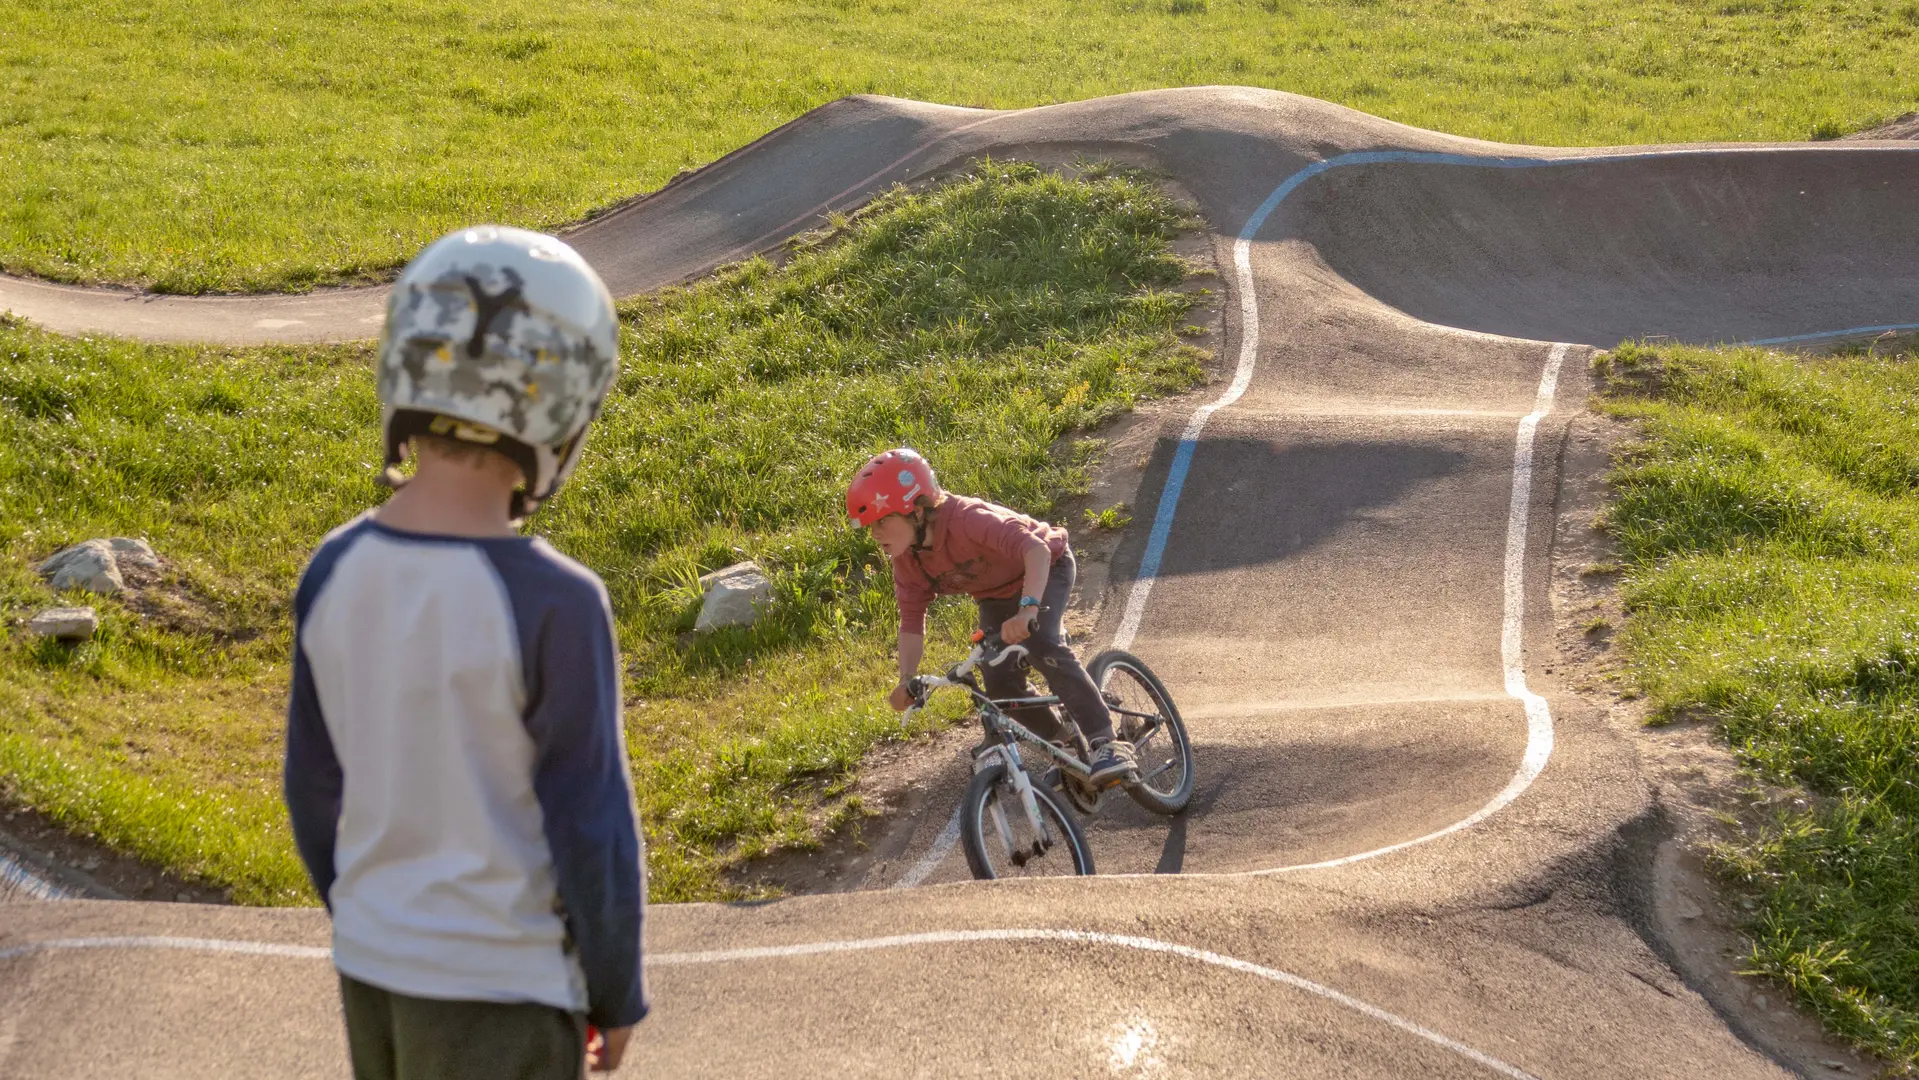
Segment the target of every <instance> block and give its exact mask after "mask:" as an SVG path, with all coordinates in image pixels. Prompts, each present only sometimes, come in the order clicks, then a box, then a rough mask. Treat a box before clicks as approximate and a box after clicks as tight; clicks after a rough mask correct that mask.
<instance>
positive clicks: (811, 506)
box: [0, 164, 1200, 903]
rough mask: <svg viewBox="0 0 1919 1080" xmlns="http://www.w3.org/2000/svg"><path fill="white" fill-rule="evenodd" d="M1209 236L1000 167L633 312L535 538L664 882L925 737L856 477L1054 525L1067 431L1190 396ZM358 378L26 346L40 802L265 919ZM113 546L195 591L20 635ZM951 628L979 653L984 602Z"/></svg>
mask: <svg viewBox="0 0 1919 1080" xmlns="http://www.w3.org/2000/svg"><path fill="white" fill-rule="evenodd" d="M1194 224H1196V223H1195V222H1194V221H1193V220H1191V219H1190V218H1188V217H1187V216H1185V214H1184V212H1182V211H1181V210H1179V209H1178V208H1177V207H1175V206H1174V205H1173V204H1172V203H1170V202H1169V201H1168V200H1167V199H1166V197H1165V196H1163V195H1162V194H1160V192H1159V191H1158V189H1157V188H1156V187H1154V186H1153V184H1152V183H1151V182H1150V181H1148V180H1145V179H1142V178H1140V177H1138V176H1135V175H1132V174H1111V173H1106V172H1104V171H1102V170H1100V169H1098V168H1092V169H1091V170H1089V172H1088V173H1087V174H1086V176H1085V177H1084V178H1082V179H1079V180H1064V179H1060V178H1057V177H1052V176H1046V175H1042V174H1040V173H1038V172H1037V171H1036V170H1034V169H1032V168H1030V167H1024V166H1016V165H992V164H989V165H986V166H982V167H981V168H980V169H979V170H977V171H976V172H975V173H974V174H972V175H970V176H968V177H965V178H962V179H960V180H958V181H955V182H954V183H952V184H950V185H948V186H946V187H943V188H940V189H938V190H936V191H933V192H930V193H926V194H921V195H911V194H907V193H904V192H895V193H894V194H892V195H890V196H887V197H885V198H883V199H882V200H881V201H880V202H879V203H878V204H877V205H876V206H875V207H874V208H872V209H871V210H870V211H869V212H867V213H864V214H862V215H860V216H859V217H857V218H856V219H854V220H853V221H852V222H850V223H847V224H846V225H845V226H844V227H843V228H841V229H840V230H839V231H838V233H837V235H835V236H833V237H831V238H830V239H827V240H822V241H819V242H816V243H814V244H813V245H811V246H809V247H806V248H803V249H801V250H799V251H798V252H797V253H796V254H795V255H794V257H793V258H792V259H791V261H790V262H789V263H788V264H787V265H786V266H785V267H784V268H781V269H775V268H773V267H772V266H770V265H768V264H767V263H765V262H754V263H751V264H748V265H745V266H742V267H739V268H736V269H733V270H731V271H729V272H727V273H725V274H723V275H721V276H720V277H719V278H718V279H717V280H714V281H712V282H709V283H706V284H702V285H699V286H697V287H694V288H689V289H686V290H680V291H675V292H671V293H668V294H666V295H664V296H660V297H657V298H653V299H649V300H644V301H638V302H634V303H631V304H629V305H628V306H627V307H626V308H625V310H624V313H623V314H624V319H625V330H624V340H623V363H624V368H623V371H622V374H621V377H620V381H619V383H618V385H617V387H616V389H615V391H614V394H613V396H612V398H611V399H610V400H609V404H608V408H607V411H606V414H605V416H604V418H603V419H602V420H601V422H600V424H599V425H598V427H597V428H596V429H595V431H594V433H593V435H592V437H591V439H590V441H589V443H588V447H587V452H586V455H585V458H584V461H583V464H582V466H581V469H580V472H579V474H578V475H577V476H576V477H575V479H574V480H573V482H572V483H571V484H570V485H569V486H568V487H567V488H566V489H565V490H564V491H562V492H561V494H560V496H559V497H558V498H557V499H556V500H554V502H553V503H552V504H551V505H550V506H549V507H548V508H547V509H546V510H543V511H542V512H541V514H540V515H539V516H538V517H537V518H536V519H535V520H534V522H533V527H534V529H535V530H536V531H538V532H541V533H543V534H546V535H548V536H549V537H550V538H551V539H552V540H553V541H554V543H555V544H556V545H557V546H559V547H560V548H561V549H562V550H564V551H567V552H569V553H571V554H573V555H574V556H576V557H578V558H580V559H582V560H583V561H585V562H586V563H587V564H588V565H589V566H592V567H593V568H594V569H596V570H597V571H599V573H600V574H601V575H602V576H603V577H604V578H605V580H606V583H607V586H608V588H609V590H610V592H611V594H612V597H613V602H614V608H615V613H616V617H617V619H618V625H619V631H620V635H621V642H622V647H623V650H624V653H625V657H624V660H625V664H626V669H627V678H626V688H627V695H628V701H627V718H628V729H629V749H630V751H631V755H632V760H633V767H634V773H635V788H636V790H637V792H638V797H639V799H640V803H641V809H642V814H643V816H644V818H645V821H646V826H647V831H648V834H649V841H650V844H651V848H650V862H651V869H652V872H653V885H654V889H655V895H656V896H657V897H658V898H660V899H669V900H673V899H695V898H706V897H716V896H722V895H727V894H728V887H727V885H726V878H725V872H726V870H727V869H728V868H729V867H730V866H733V865H735V864H737V862H738V861H739V860H741V859H742V858H745V857H747V856H750V855H753V854H756V853H759V852H763V851H766V850H768V849H770V848H772V847H777V846H782V845H800V846H804V845H807V844H811V843H814V842H816V840H817V837H818V836H819V834H820V832H821V830H822V829H823V828H825V827H828V826H831V825H833V824H836V823H838V822H841V821H844V820H846V819H847V818H849V817H851V816H855V815H857V814H858V813H859V806H858V804H857V802H856V801H854V800H853V799H851V798H849V797H848V795H847V788H848V783H849V780H850V779H851V777H852V776H853V775H854V770H855V766H856V765H857V763H858V762H859V760H860V759H861V757H862V755H863V754H864V753H865V751H866V750H867V749H869V748H870V747H872V746H873V745H874V744H876V743H878V742H880V741H882V740H886V739H891V738H902V737H907V736H910V735H911V734H913V732H908V731H903V730H902V729H901V727H900V723H899V720H898V719H897V718H896V717H895V716H894V715H893V714H892V713H891V712H890V711H889V710H887V709H886V708H885V706H884V704H883V702H882V701H881V700H880V696H881V693H882V692H883V690H884V689H885V688H886V687H887V686H889V685H890V684H891V666H892V660H891V656H890V651H891V638H892V634H893V631H894V629H895V623H894V612H893V605H892V592H891V586H890V580H889V578H888V576H887V574H886V573H885V571H884V569H883V566H882V563H881V560H880V559H879V557H878V555H877V552H876V551H875V549H874V548H873V547H872V545H871V543H870V541H869V540H868V538H867V536H866V534H864V533H863V532H857V531H854V530H852V529H850V528H848V527H847V526H845V525H844V524H843V513H844V508H843V504H842V502H841V491H842V484H843V482H844V478H845V477H846V476H847V475H849V474H850V472H851V471H852V469H853V468H854V466H855V465H856V464H857V463H858V462H859V461H861V460H863V459H864V458H865V457H866V456H867V455H869V454H871V453H873V452H874V451H876V450H878V449H883V448H886V447H891V446H894V445H898V444H902V443H911V444H913V445H916V446H918V447H920V448H921V449H922V450H924V451H926V452H927V454H928V455H929V456H930V457H931V458H932V459H933V460H934V461H935V462H936V463H937V465H938V467H939V468H940V470H941V474H942V477H943V479H944V480H945V482H946V483H947V484H948V485H949V486H951V487H953V488H954V489H955V490H960V491H969V492H978V493H980V494H983V495H987V496H990V497H993V498H997V499H1000V500H1003V501H1006V502H1009V503H1011V504H1012V505H1015V506H1019V507H1022V508H1024V509H1027V510H1029V511H1032V512H1035V513H1041V514H1044V513H1047V512H1049V511H1051V510H1052V509H1053V508H1054V506H1055V505H1056V502H1055V501H1056V500H1057V499H1058V498H1060V497H1061V496H1062V495H1064V494H1066V493H1069V492H1075V491H1078V490H1080V489H1081V488H1082V487H1083V485H1084V484H1085V472H1084V470H1085V468H1086V466H1087V464H1088V462H1086V461H1085V460H1083V458H1080V457H1078V456H1075V457H1073V458H1064V457H1062V456H1059V455H1056V453H1055V451H1054V446H1055V443H1056V442H1057V441H1058V440H1059V438H1060V436H1061V435H1063V434H1064V433H1066V432H1068V431H1069V430H1072V429H1075V428H1081V427H1085V426H1088V425H1092V424H1096V423H1098V422H1099V421H1101V420H1103V419H1105V418H1107V417H1110V416H1112V415H1114V414H1115V413H1117V412H1120V411H1122V410H1124V409H1126V408H1127V407H1128V406H1129V405H1130V404H1131V403H1132V402H1133V401H1134V400H1135V399H1137V398H1138V397H1140V396H1142V395H1153V394H1163V393H1167V392H1171V391H1175V390H1179V389H1182V388H1185V387H1187V386H1190V385H1192V384H1194V383H1195V382H1196V381H1197V380H1198V379H1199V377H1200V367H1199V364H1198V359H1199V358H1198V355H1197V354H1196V353H1194V352H1193V351H1192V350H1191V349H1190V348H1188V347H1185V346H1182V345H1180V344H1179V336H1178V328H1179V327H1181V326H1182V325H1183V324H1184V321H1185V319H1186V316H1187V313H1188V311H1189V309H1190V307H1191V303H1192V302H1193V300H1194V298H1195V294H1194V293H1191V292H1187V291H1181V290H1179V289H1177V288H1175V287H1176V286H1178V285H1179V284H1180V282H1181V281H1182V279H1183V277H1184V276H1185V274H1186V273H1187V268H1186V267H1185V266H1184V265H1183V263H1182V262H1181V261H1180V260H1179V259H1178V258H1177V257H1175V256H1173V255H1171V254H1170V253H1169V250H1168V246H1167V242H1168V240H1169V239H1170V238H1171V237H1172V236H1173V235H1175V233H1176V232H1177V231H1178V230H1179V229H1181V228H1186V227H1191V226H1192V225H1194ZM369 360H370V350H369V349H367V348H366V347H364V346H345V347H337V348H317V349H290V348H285V349H253V350H225V349H212V348H185V347H168V346H149V345H140V344H134V343H129V342H124V341H117V340H110V339H84V338H82V339H70V338H61V337H57V336H54V335H50V334H46V333H42V332H39V331H36V330H33V329H31V328H28V327H26V326H24V325H23V324H20V323H19V322H17V321H15V322H7V323H5V324H4V325H3V326H0V553H4V555H3V556H0V618H4V619H5V620H6V621H7V622H8V624H9V629H8V630H7V632H6V633H5V634H4V635H0V715H5V716H6V717H7V723H6V726H5V728H4V729H0V783H4V785H5V786H6V787H7V789H8V791H9V793H10V794H11V796H12V797H13V798H15V799H17V800H21V801H24V802H26V803H29V804H31V805H33V806H35V807H38V808H40V809H42V810H44V811H46V812H48V813H50V814H52V815H53V816H54V817H56V818H58V819H59V820H61V821H63V822H65V823H67V824H69V825H70V826H72V827H75V828H77V829H80V830H83V831H87V832H91V833H94V834H96V835H98V836H100V837H102V838H104V839H105V840H107V841H108V842H110V843H111V844H113V845H115V846H117V847H119V848H122V849H124V850H128V851H131V852H134V853H137V854H139V855H141V856H144V857H146V858H149V859H152V860H154V861H156V862H159V863H162V864H164V865H166V866H168V867H170V868H172V869H174V870H177V871H180V872H182V873H185V874H188V875H193V876H197V877H201V878H204V879H206V880H209V881H212V882H216V883H220V884H225V885H230V886H232V887H233V889H234V893H235V896H236V897H237V898H238V899H240V900H242V901H245V902H250V903H288V902H300V901H302V900H304V899H307V898H308V897H307V892H306V887H305V883H304V877H303V874H302V872H301V870H300V868H299V866H298V864H297V862H296V860H295V858H294V855H293V851H292V847H291V843H290V839H289V836H288V834H287V831H286V828H285V823H284V815H283V812H282V811H281V809H280V806H279V796H278V761H279V755H280V740H281V734H280V732H281V724H282V720H281V709H282V700H283V696H284V694H285V686H286V680H287V664H286V656H287V650H288V646H289V627H288V625H287V622H288V602H289V598H290V593H291V589H292V587H293V584H294V581H295V579H296V577H297V575H298V572H299V569H300V566H301V565H302V563H303V561H304V559H305V555H306V552H307V551H308V550H310V549H311V547H312V545H313V544H315V543H316V542H317V541H318V540H319V538H320V537H321V536H322V535H323V534H324V533H325V532H326V530H328V529H329V528H331V527H332V526H334V525H336V524H338V523H340V522H341V521H344V520H346V519H347V518H349V517H351V516H352V515H354V514H356V513H358V512H360V511H361V510H363V509H365V508H366V507H367V506H368V505H370V504H371V503H372V502H373V501H374V499H375V489H374V487H373V484H372V476H373V473H374V462H375V459H376V457H377V445H376V444H377V431H376V427H377V417H378V409H377V403H376V401H375V398H374V386H373V378H372V374H371V371H370V369H369ZM98 535H139V536H146V537H148V538H150V539H151V540H152V542H153V544H154V546H155V547H156V548H157V549H158V550H159V551H160V553H161V554H162V555H163V557H166V558H168V559H170V560H172V563H173V566H172V568H171V570H170V572H169V578H168V580H167V581H166V582H165V583H164V584H163V585H161V586H159V587H156V588H153V589H150V590H148V591H147V592H146V593H145V594H144V595H143V596H142V597H141V598H139V599H137V600H135V601H132V602H125V603H123V602H120V601H114V600H108V601H100V602H98V603H99V606H100V607H101V609H102V614H103V617H104V626H103V628H102V631H101V633H100V635H99V636H98V638H97V639H96V640H94V641H93V642H90V643H87V644H85V645H82V646H79V647H71V646H64V645H55V644H51V643H41V642H36V641H34V640H32V639H30V638H29V637H28V636H27V635H26V633H25V631H24V630H23V629H21V628H20V626H19V624H20V623H21V622H23V621H24V618H25V617H26V616H27V615H29V614H31V612H32V611H33V610H34V609H36V608H37V607H39V606H43V605H46V604H48V603H50V602H52V601H53V600H54V599H55V598H54V597H53V596H52V595H51V594H50V593H49V592H48V590H47V588H46V586H45V585H44V584H42V583H41V582H40V580H39V579H38V577H37V576H36V575H35V574H34V573H33V570H32V566H33V564H34V563H35V562H36V561H37V560H38V559H39V558H42V557H44V556H45V555H46V554H48V553H50V552H52V551H53V550H56V549H57V548H59V547H61V546H64V545H65V544H68V543H71V542H74V541H77V540H81V539H85V538H87V537H90V536H98ZM742 557H753V558H756V559H758V560H760V562H761V563H762V565H764V566H766V567H767V568H768V569H769V570H770V572H771V573H772V576H773V577H774V579H775V581H776V584H777V585H778V589H779V592H778V599H777V603H776V605H775V606H774V608H773V610H772V611H771V612H770V614H769V615H768V616H767V617H766V618H765V619H763V620H762V621H761V622H760V623H758V624H757V625H755V626H754V627H752V628H747V629H731V630H724V631H720V632H717V633H715V634H712V635H710V636H707V637H703V638H698V639H694V638H692V637H691V636H690V635H687V634H686V631H688V630H690V629H691V626H692V621H693V618H694V615H695V614H696V612H697V607H698V598H699V596H698V590H697V585H696V583H695V579H696V578H697V576H698V574H699V573H700V572H701V571H703V570H707V569H713V568H715V567H718V566H721V565H725V564H727V563H731V562H734V561H736V560H738V559H740V558H742ZM937 617H938V620H939V621H938V622H937V624H936V631H937V632H939V633H941V634H943V635H944V637H945V640H944V641H943V642H942V645H943V646H945V647H954V646H956V643H957V642H958V640H959V632H960V630H961V627H962V625H963V623H964V620H965V617H966V613H965V611H964V609H963V607H962V606H961V605H957V604H954V605H947V606H945V607H942V608H941V609H938V611H937ZM936 655H937V654H936ZM935 722H936V721H932V720H927V721H922V722H921V723H922V729H923V728H924V727H927V726H931V725H932V724H934V723H935Z"/></svg>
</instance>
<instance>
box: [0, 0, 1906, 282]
mask: <svg viewBox="0 0 1919 1080" xmlns="http://www.w3.org/2000/svg"><path fill="white" fill-rule="evenodd" d="M1206 83H1231V84H1243V85H1251V86H1263V87H1271V88H1275V89H1281V90H1289V91H1294V92H1297V93H1301V94H1307V95H1311V96H1314V97H1319V98H1324V99H1327V100H1330V101H1334V102H1338V103H1340V104H1343V105H1349V106H1352V107H1353V108H1357V109H1362V110H1365V111H1367V112H1371V113H1375V114H1378V115H1381V116H1385V117H1387V118H1390V119H1393V120H1399V121H1403V122H1405V123H1409V124H1416V125H1420V126H1423V127H1431V128H1437V129H1439V130H1443V131H1449V132H1453V133H1456V134H1460V135H1469V136H1478V137H1484V138H1491V139H1501V140H1508V141H1516V142H1531V143H1549V144H1606V143H1644V142H1664V141H1675V140H1701V139H1804V138H1809V137H1816V136H1831V135H1835V134H1838V133H1840V132H1843V131H1847V130H1852V129H1855V128H1858V127H1862V126H1866V125H1869V124H1871V123H1873V122H1876V121H1878V120H1881V119H1884V118H1888V117H1890V116H1893V115H1897V114H1899V113H1902V112H1904V111H1907V110H1910V109H1914V108H1919V0H1704V2H1700V0H1683V2H1682V0H1483V2H1474V3H1466V2H1463V0H1403V2H1395V3H1384V2H1381V0H1329V2H1324V3H1307V2H1304V0H1150V2H1149V0H1085V2H1082V0H1018V2H1014V0H970V2H968V3H964V4H959V3H944V4H909V3H902V2H896V0H877V2H865V0H826V2H809V3H799V2H794V0H728V2H725V3H720V2H712V0H630V2H622V3H618V4H615V3H609V2H606V0H540V2H537V3H535V2H530V0H485V2H481V0H418V2H414V0H409V2H405V3H401V2H398V0H320V2H316V0H305V2H298V3H295V2H288V0H261V2H258V3H249V4H230V3H224V2H215V0H150V2H144V3H132V2H130V0H86V2H84V3H83V2H80V0H32V2H25V3H23V2H21V0H0V162H4V163H5V166H4V168H0V268H4V269H5V270H7V271H9V272H13V273H21V274H35V275H40V276H44V277H48V278H53V279H57V280H62V281H77V282H102V281H111V282H130V283H139V284H144V285H147V286H150V287H152V288H156V289H160V290H165V291H174V292H203V291H244V290H288V289H300V288H303V287H307V286H311V285H314V284H318V283H325V282H343V281H356V280H367V279H375V278H380V277H383V276H385V275H388V274H390V273H391V272H392V271H393V270H394V269H395V268H397V267H398V266H400V265H401V264H403V263H404V262H405V261H406V259H407V258H408V257H410V256H411V255H412V254H413V253H414V252H415V251H417V250H418V249H419V248H420V246H421V245H422V244H423V243H425V242H426V241H427V240H430V239H431V238H433V237H434V236H437V235H439V234H440V233H442V232H445V231H447V230H448V229H451V228H455V227H458V226H460V225H465V224H470V223H472V222H474V221H482V220H484V221H501V222H507V223H511V224H518V225H527V226H533V227H546V226H555V225H559V224H562V223H566V222H572V221H578V220H580V219H581V218H584V217H586V216H587V215H589V214H591V213H593V212H594V211H595V210H598V209H601V208H605V207H607V206H609V205H612V204H613V203H615V202H618V201H619V200H621V199H624V198H627V197H629V196H633V195H637V194H640V193H642V192H645V191H649V190H652V189H654V188H657V187H658V186H660V185H661V184H663V183H664V182H665V181H666V180H668V179H669V178H670V177H672V176H673V174H674V173H675V172H677V171H679V170H681V169H686V168H692V167H696V166H699V165H702V164H705V163H706V162H709V161H711V160H713V159H714V158H717V157H719V156H720V155H722V154H724V153H726V152H728V151H730V150H733V149H735V148H737V147H739V146H741V145H744V144H745V143H747V142H749V141H750V140H752V139H753V138H755V137H757V136H759V135H761V134H763V133H765V132H766V131H768V130H770V129H772V128H774V127H776V126H778V125H779V124H781V123H783V122H785V121H787V120H790V119H792V118H793V117H795V116H798V115H799V114H800V113H802V112H805V111H806V110H807V109H810V108H812V107H814V106H817V105H820V104H822V103H824V102H826V101H830V100H832V99H834V98H836V97H840V96H842V95H845V94H855V93H875V94H890V95H896V96H901V97H910V98H918V99H923V100H929V101H937V102H945V103H950V104H958V105H978V106H990V107H995V108H1013V107H1019V106H1029V105H1037V104H1045V103H1049V102H1059V101H1069V100H1074V99H1079V98H1088V97H1095V96H1098V95H1102V94H1112V93H1118V92H1122V91H1129V90H1141V89H1153V88H1158V87H1166V86H1181V85H1195V84H1206Z"/></svg>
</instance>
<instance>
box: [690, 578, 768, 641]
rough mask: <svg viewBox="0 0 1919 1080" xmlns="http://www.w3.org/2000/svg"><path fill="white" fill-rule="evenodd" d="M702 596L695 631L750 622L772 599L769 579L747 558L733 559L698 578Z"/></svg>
mask: <svg viewBox="0 0 1919 1080" xmlns="http://www.w3.org/2000/svg"><path fill="white" fill-rule="evenodd" d="M700 587H701V588H702V589H705V590H706V598H705V599H704V600H703V601H701V603H700V617H699V621H697V622H695V623H694V624H693V630H694V632H695V633H700V634H704V633H707V632H709V631H713V630H718V629H719V628H720V627H722V626H751V625H752V624H753V623H754V622H755V621H756V620H758V619H759V617H760V614H761V613H762V612H763V611H765V610H766V607H767V605H768V604H770V603H771V602H772V600H773V582H772V580H771V579H769V578H768V577H767V576H766V575H765V574H764V573H762V572H761V571H760V568H759V564H758V563H754V562H751V561H748V562H743V563H734V564H733V565H732V566H728V567H725V568H723V569H720V570H715V571H713V572H712V573H710V574H706V575H703V576H702V577H701V578H700Z"/></svg>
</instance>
